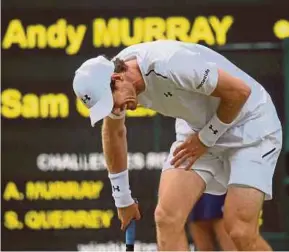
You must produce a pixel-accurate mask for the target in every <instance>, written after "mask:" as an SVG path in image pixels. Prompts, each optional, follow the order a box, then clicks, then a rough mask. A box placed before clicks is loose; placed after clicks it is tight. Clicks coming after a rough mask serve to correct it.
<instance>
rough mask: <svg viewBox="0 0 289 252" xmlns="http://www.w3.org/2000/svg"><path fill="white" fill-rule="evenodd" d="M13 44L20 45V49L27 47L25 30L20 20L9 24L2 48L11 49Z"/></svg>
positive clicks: (14, 20)
mask: <svg viewBox="0 0 289 252" xmlns="http://www.w3.org/2000/svg"><path fill="white" fill-rule="evenodd" d="M12 44H18V46H19V47H20V48H26V47H27V41H26V36H25V30H24V27H23V26H22V23H21V20H19V19H13V20H11V21H10V22H9V25H8V28H7V31H6V33H5V35H4V39H3V43H2V46H3V48H4V49H9V48H10V47H11V45H12Z"/></svg>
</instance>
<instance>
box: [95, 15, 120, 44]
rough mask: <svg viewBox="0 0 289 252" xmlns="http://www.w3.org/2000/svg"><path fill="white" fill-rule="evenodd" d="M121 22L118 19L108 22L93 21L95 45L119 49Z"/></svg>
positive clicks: (102, 20) (97, 19) (99, 19)
mask: <svg viewBox="0 0 289 252" xmlns="http://www.w3.org/2000/svg"><path fill="white" fill-rule="evenodd" d="M119 31H120V22H119V19H117V18H111V19H109V20H108V24H106V21H105V20H104V19H103V18H96V19H94V21H93V45H94V46H95V47H101V46H104V47H111V46H112V47H118V46H120V43H121V41H120V34H119Z"/></svg>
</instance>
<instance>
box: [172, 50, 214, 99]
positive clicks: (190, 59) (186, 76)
mask: <svg viewBox="0 0 289 252" xmlns="http://www.w3.org/2000/svg"><path fill="white" fill-rule="evenodd" d="M167 67H168V77H169V78H170V79H171V80H172V81H174V82H175V83H176V84H177V85H178V86H179V87H180V88H184V89H186V90H188V91H193V92H198V93H201V94H204V95H210V94H211V93H212V92H213V91H214V90H215V88H216V86H217V83H218V69H217V66H216V64H215V63H212V62H206V61H205V60H204V59H203V58H202V56H201V55H200V54H199V53H194V52H191V51H189V50H179V51H177V52H176V53H174V54H173V55H172V56H171V57H170V59H169V60H168V64H167Z"/></svg>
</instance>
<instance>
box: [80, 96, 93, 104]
mask: <svg viewBox="0 0 289 252" xmlns="http://www.w3.org/2000/svg"><path fill="white" fill-rule="evenodd" d="M81 100H82V101H83V102H84V103H85V104H86V103H87V102H88V101H90V100H91V97H89V96H88V95H87V94H86V95H85V96H84V97H82V98H81Z"/></svg>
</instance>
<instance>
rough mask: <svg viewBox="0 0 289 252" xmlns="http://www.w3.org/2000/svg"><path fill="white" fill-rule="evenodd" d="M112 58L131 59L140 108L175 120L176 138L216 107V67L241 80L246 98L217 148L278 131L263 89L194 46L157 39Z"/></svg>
mask: <svg viewBox="0 0 289 252" xmlns="http://www.w3.org/2000/svg"><path fill="white" fill-rule="evenodd" d="M115 57H116V58H120V59H123V60H128V59H132V58H136V59H137V62H138V64H139V67H140V70H141V73H142V76H143V79H144V82H145V87H146V88H145V91H144V92H142V93H141V94H140V95H139V96H138V102H139V104H141V105H143V106H144V107H147V108H151V109H154V110H155V111H157V112H158V113H161V114H163V115H165V116H170V117H174V118H177V120H176V134H177V138H182V137H184V136H185V135H187V134H189V133H191V132H196V131H199V130H200V129H202V128H203V127H204V126H205V124H206V123H207V122H208V121H209V120H210V119H211V118H212V116H213V115H214V114H215V113H216V110H217V108H218V105H219V102H220V98H216V97H212V96H210V94H211V93H212V92H213V91H214V89H215V88H216V85H217V82H218V68H219V69H222V70H223V71H226V72H228V73H229V74H231V75H232V76H235V77H238V78H240V79H242V80H243V81H244V82H245V83H246V84H247V85H249V86H250V88H251V95H250V97H249V99H248V100H247V102H246V104H245V105H244V107H243V108H242V110H241V112H240V114H239V116H238V118H237V119H236V120H235V121H234V124H233V125H232V127H231V128H230V129H229V130H228V131H227V132H226V133H225V134H224V135H223V136H221V137H220V139H219V140H218V141H217V143H216V145H219V146H225V147H229V146H242V145H244V144H250V143H252V142H254V141H256V140H259V139H260V138H263V137H264V136H265V135H267V134H270V133H272V132H274V131H276V130H277V129H279V128H280V127H281V124H280V121H279V118H278V116H277V113H276V110H275V107H274V105H273V103H272V101H271V98H270V96H269V94H268V93H267V91H266V90H265V89H264V88H263V87H262V86H261V85H260V84H259V83H258V82H257V81H256V80H254V79H253V78H252V77H250V76H249V75H248V74H246V73H245V72H244V71H242V70H241V69H239V68H238V67H237V66H235V65H234V64H233V63H231V62H230V61H229V60H227V59H226V58H225V57H224V56H222V55H220V54H219V53H217V52H215V51H213V50H211V49H209V48H207V47H205V46H202V45H198V44H193V43H184V42H179V41H170V40H160V41H155V42H148V43H142V44H137V45H133V46H130V47H127V48H126V49H124V50H122V51H121V52H120V53H119V54H118V55H116V56H115Z"/></svg>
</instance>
